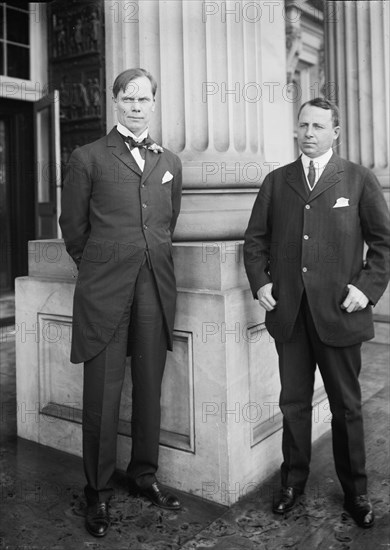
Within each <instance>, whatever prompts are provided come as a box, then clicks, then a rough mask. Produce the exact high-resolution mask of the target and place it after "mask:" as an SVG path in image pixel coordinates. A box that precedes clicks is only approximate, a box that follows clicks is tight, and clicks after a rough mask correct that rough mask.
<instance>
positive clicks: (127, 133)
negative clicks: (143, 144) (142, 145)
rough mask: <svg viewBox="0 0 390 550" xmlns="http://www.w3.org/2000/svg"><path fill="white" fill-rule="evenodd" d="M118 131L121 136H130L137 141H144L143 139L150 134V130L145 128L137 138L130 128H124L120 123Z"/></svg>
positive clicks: (117, 127)
mask: <svg viewBox="0 0 390 550" xmlns="http://www.w3.org/2000/svg"><path fill="white" fill-rule="evenodd" d="M116 129H117V130H118V132H119V133H120V134H123V135H124V136H130V137H132V138H133V139H134V140H135V141H142V140H143V139H145V138H146V137H148V133H149V128H145V130H144V131H143V132H142V134H141V135H140V136H136V135H134V134H133V132H131V131H130V130H129V129H128V128H126V126H123V124H121V123H120V122H118V124H117V126H116Z"/></svg>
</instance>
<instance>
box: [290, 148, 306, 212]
mask: <svg viewBox="0 0 390 550" xmlns="http://www.w3.org/2000/svg"><path fill="white" fill-rule="evenodd" d="M286 181H287V183H288V185H289V186H290V187H292V189H294V191H295V192H296V193H298V195H299V196H300V197H302V199H303V200H304V201H305V202H306V201H307V198H308V195H309V190H308V187H307V184H306V181H305V174H304V173H303V166H302V162H301V157H299V158H298V159H297V160H296V161H295V162H293V163H292V164H289V165H288V166H287V167H286Z"/></svg>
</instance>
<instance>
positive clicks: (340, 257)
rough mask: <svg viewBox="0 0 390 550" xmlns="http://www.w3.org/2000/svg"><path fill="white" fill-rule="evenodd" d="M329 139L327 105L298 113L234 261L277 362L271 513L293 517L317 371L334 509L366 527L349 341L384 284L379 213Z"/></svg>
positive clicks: (361, 172)
mask: <svg viewBox="0 0 390 550" xmlns="http://www.w3.org/2000/svg"><path fill="white" fill-rule="evenodd" d="M339 132H340V128H339V122H338V111H337V108H336V106H334V105H332V104H331V103H330V102H328V101H327V100H324V99H321V98H316V99H313V100H311V101H308V102H307V103H305V104H304V105H303V106H302V107H301V109H300V112H299V116H298V144H299V147H300V149H301V151H302V155H301V157H300V158H299V159H298V160H297V161H295V162H293V163H292V164H289V165H287V166H284V167H282V168H279V169H277V170H275V171H273V172H271V173H270V174H269V175H268V176H267V177H266V179H265V180H264V183H263V185H262V187H261V189H260V191H259V194H258V196H257V199H256V202H255V204H254V207H253V211H252V215H251V218H250V221H249V225H248V229H247V231H246V234H245V245H244V258H245V267H246V271H247V275H248V279H249V282H250V286H251V289H252V292H253V295H254V297H255V298H257V299H258V300H259V302H260V304H261V306H263V307H264V308H265V309H266V311H267V313H266V326H267V329H268V331H269V332H270V334H271V335H272V336H273V337H274V339H275V345H276V349H277V352H278V355H279V370H280V380H281V394H280V402H279V404H280V408H281V411H282V413H283V441H282V451H283V463H282V466H281V481H282V492H281V498H280V500H279V501H278V502H275V503H274V507H273V509H274V512H275V513H278V514H283V513H285V512H287V511H289V510H291V509H292V508H293V506H294V505H295V504H296V501H297V497H298V495H300V494H301V493H302V492H303V490H304V488H305V484H306V481H307V477H308V475H309V465H310V453H311V421H312V397H313V384H314V372H315V368H316V364H318V367H319V369H320V372H321V375H322V378H323V381H324V385H325V389H326V392H327V394H328V398H329V402H330V408H331V412H332V437H333V454H334V461H335V467H336V472H337V475H338V477H339V480H340V483H341V486H342V488H343V491H344V495H345V500H344V506H345V508H346V509H347V510H348V511H349V512H350V514H351V515H352V517H353V518H354V520H355V521H356V522H357V523H358V525H360V526H362V527H371V526H372V525H373V523H374V512H373V509H372V505H371V503H370V500H369V498H368V496H367V475H366V470H365V448H364V434H363V421H362V411H361V392H360V385H359V380H358V377H359V372H360V368H361V343H362V342H363V341H364V340H369V339H370V338H372V337H373V336H374V330H373V321H372V311H371V309H372V306H373V305H375V304H376V302H377V301H378V300H379V298H380V296H381V295H382V293H383V292H384V290H385V288H386V284H387V281H388V277H389V211H388V208H387V205H386V203H385V200H384V197H383V193H382V190H381V187H380V184H379V183H378V181H377V179H376V178H375V176H374V175H373V174H372V173H371V172H370V171H369V170H368V169H366V168H363V167H362V166H359V165H357V164H353V163H352V162H348V161H346V160H343V159H341V158H340V157H338V156H337V155H336V154H334V153H333V151H332V145H333V142H334V140H335V139H337V138H338V136H339ZM364 241H365V242H366V243H367V245H368V250H367V253H366V255H365V259H363V246H364Z"/></svg>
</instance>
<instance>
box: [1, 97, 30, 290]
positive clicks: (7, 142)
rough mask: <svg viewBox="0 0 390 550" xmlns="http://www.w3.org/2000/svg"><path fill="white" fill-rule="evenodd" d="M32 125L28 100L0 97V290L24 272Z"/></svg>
mask: <svg viewBox="0 0 390 550" xmlns="http://www.w3.org/2000/svg"><path fill="white" fill-rule="evenodd" d="M34 185H35V184H34V126H33V105H32V104H31V103H30V102H25V101H18V100H13V99H0V255H1V257H0V260H1V261H0V290H1V293H2V294H3V293H4V292H7V291H12V290H13V288H14V280H15V277H19V276H22V275H27V273H28V252H27V243H28V241H29V240H32V239H34V237H35V206H34V205H35V190H34Z"/></svg>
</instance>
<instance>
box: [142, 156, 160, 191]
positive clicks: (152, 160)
mask: <svg viewBox="0 0 390 550" xmlns="http://www.w3.org/2000/svg"><path fill="white" fill-rule="evenodd" d="M163 154H164V153H153V151H149V149H146V157H145V166H144V171H143V172H142V176H141V183H143V182H144V181H145V180H146V179H147V178H148V177H149V175H150V173H151V172H152V170H154V168H155V167H156V165H157V163H158V161H159V160H160V157H161V155H163Z"/></svg>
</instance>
